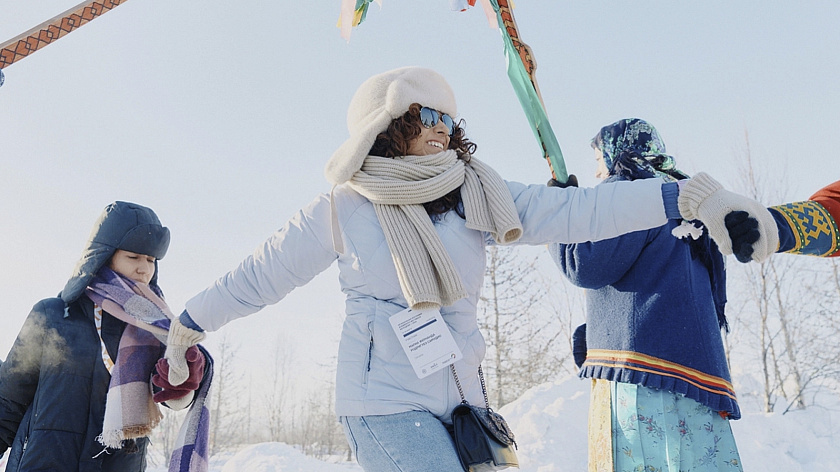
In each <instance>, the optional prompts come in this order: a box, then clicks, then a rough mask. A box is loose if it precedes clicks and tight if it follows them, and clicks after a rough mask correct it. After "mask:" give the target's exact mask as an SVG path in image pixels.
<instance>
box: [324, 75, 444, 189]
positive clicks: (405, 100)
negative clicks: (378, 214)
mask: <svg viewBox="0 0 840 472" xmlns="http://www.w3.org/2000/svg"><path fill="white" fill-rule="evenodd" d="M412 103H419V104H421V105H423V106H427V107H430V108H434V109H436V110H439V111H441V112H443V113H446V114H448V115H450V116H452V117H455V115H456V114H457V113H458V110H457V107H456V105H455V94H454V93H453V92H452V88H451V87H450V86H449V84H448V83H446V80H445V79H444V78H443V76H441V75H440V74H438V73H437V72H435V71H433V70H431V69H424V68H422V67H402V68H400V69H394V70H391V71H388V72H383V73H381V74H378V75H375V76H373V77H371V78H369V79H367V80H366V81H365V82H364V83H363V84H362V85H361V86H360V87H359V89H358V90H357V91H356V93H355V95H353V99H352V100H351V101H350V107H349V109H348V110H347V129H348V130H349V131H350V138H349V139H348V140H347V141H345V142H344V144H342V145H341V146H340V147H339V148H338V150H336V151H335V152H334V153H333V155H332V157H331V158H330V160H329V161H328V162H327V166H326V169H325V171H324V174H325V175H326V177H327V180H329V181H330V183H332V184H333V185H339V184H342V183H344V182H346V181H348V180H350V178H351V177H353V174H355V173H356V171H358V170H359V169H361V167H362V163H363V162H364V160H365V157H367V155H368V152H370V148H371V147H373V143H374V142H375V141H376V136H377V135H378V134H379V133H382V132H383V131H385V130H387V129H388V125H390V124H391V121H392V120H394V119H395V118H398V117H400V116H402V115H403V114H404V113H405V112H406V111H408V107H409V106H410V105H411V104H412Z"/></svg>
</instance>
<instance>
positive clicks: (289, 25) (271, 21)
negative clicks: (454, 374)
mask: <svg viewBox="0 0 840 472" xmlns="http://www.w3.org/2000/svg"><path fill="white" fill-rule="evenodd" d="M77 3H78V1H77V0H38V1H27V0H5V1H4V2H2V3H0V41H5V40H6V39H10V38H12V37H14V36H16V35H17V34H19V33H21V32H23V31H25V30H27V29H29V28H30V27H32V26H35V25H37V24H39V23H40V22H42V21H44V20H46V19H48V18H51V17H52V16H55V15H57V14H58V13H61V12H62V11H64V10H66V9H68V8H70V7H72V6H74V5H75V4H77ZM339 11H340V1H339V0H331V1H324V0H320V1H297V2H291V1H281V2H269V1H260V2H258V1H254V0H240V1H238V2H230V1H226V2H221V1H216V0H210V1H194V0H187V1H181V2H170V1H164V0H131V1H129V2H126V3H124V4H123V5H122V6H120V7H118V8H116V9H115V10H113V11H111V12H109V13H107V14H105V15H103V16H102V17H100V18H97V19H96V20H94V21H93V22H91V23H89V24H88V25H86V26H84V27H82V28H80V29H78V30H76V31H75V32H73V33H71V34H70V35H68V36H66V37H64V38H62V39H61V40H59V41H57V42H55V43H53V44H51V45H49V46H47V47H46V48H44V49H42V50H40V51H38V52H36V53H35V54H33V55H32V56H30V57H27V58H25V59H23V60H22V61H20V62H18V63H16V64H14V65H12V66H10V67H8V68H7V69H6V70H5V71H4V72H5V74H6V83H5V85H4V86H3V87H0V178H1V179H2V185H0V225H2V234H3V240H2V244H0V260H3V261H4V262H5V264H4V267H5V270H3V271H2V272H0V295H2V298H3V300H4V303H3V307H4V308H3V313H2V317H0V357H3V358H4V357H5V355H6V353H7V352H8V349H9V347H10V346H11V344H12V342H13V340H14V337H15V335H16V334H17V331H18V330H19V328H20V326H21V324H22V323H23V320H24V318H25V316H26V314H27V313H28V312H29V310H30V308H31V307H32V305H33V304H34V303H35V302H37V301H38V300H40V299H42V298H45V297H49V296H54V295H56V294H57V293H58V292H59V291H60V290H61V288H62V287H63V285H64V283H65V281H66V279H67V277H68V276H69V275H70V272H71V270H72V268H73V266H74V264H75V262H76V260H77V259H78V257H79V255H80V253H81V250H82V248H83V246H84V243H85V240H86V238H87V236H88V233H89V231H90V228H91V226H92V224H93V223H94V221H95V219H96V217H97V216H98V214H99V213H100V211H101V210H102V208H103V207H105V205H107V204H108V203H110V202H111V201H114V200H128V201H134V202H137V203H141V204H144V205H147V206H150V207H152V208H153V209H154V210H155V211H156V212H157V213H158V215H159V216H160V218H161V220H162V221H163V223H164V224H165V225H166V226H168V227H169V228H170V229H171V231H172V244H171V247H170V252H169V254H168V255H167V256H166V258H165V259H164V260H163V261H161V285H162V287H163V289H164V291H165V292H166V294H167V296H168V300H169V302H170V304H171V305H172V308H173V310H174V311H180V310H181V309H182V307H183V303H184V302H185V301H186V300H187V299H188V298H189V297H190V296H192V295H193V294H195V293H196V292H197V291H199V290H200V289H202V288H204V287H205V286H207V285H208V284H210V283H211V282H213V281H214V280H215V279H216V278H217V277H219V276H221V275H222V274H223V273H224V272H226V271H227V270H229V269H232V268H233V267H235V265H236V264H238V262H239V261H240V260H241V259H242V258H243V257H245V256H246V255H247V254H249V253H251V252H252V251H253V249H254V248H255V247H256V246H257V245H258V244H259V243H260V242H262V241H263V240H264V239H265V238H267V237H268V236H269V235H270V234H271V233H272V232H273V231H274V230H275V229H277V228H279V227H280V226H282V225H283V223H284V222H285V220H287V219H288V218H289V217H291V216H292V215H293V214H294V212H295V211H297V210H298V209H299V208H300V207H302V206H303V205H305V204H306V203H308V202H309V201H310V200H312V199H313V198H314V197H315V196H316V194H317V193H318V192H324V191H329V185H328V183H327V181H326V180H325V179H324V177H323V172H322V171H323V166H324V164H325V162H326V161H327V159H328V158H329V156H330V155H331V154H332V152H333V151H334V150H335V149H336V148H337V147H338V146H339V145H340V144H341V143H342V142H343V141H344V140H345V139H346V138H347V136H348V133H347V129H346V124H345V113H346V109H347V105H348V103H349V101H350V97H351V96H352V94H353V92H354V91H355V89H356V88H357V87H358V85H359V84H360V83H361V82H362V81H363V80H364V79H366V78H367V77H369V76H370V75H373V74H376V73H379V72H382V71H385V70H388V69H392V68H395V67H401V66H406V65H420V66H425V67H430V68H433V69H436V70H437V71H439V72H440V73H442V74H443V75H444V76H445V77H446V78H447V80H448V81H449V82H450V84H451V86H452V87H453V89H454V90H455V94H456V97H457V100H458V112H459V117H460V118H464V119H465V120H466V129H467V133H468V136H469V137H470V138H471V139H472V140H473V141H474V142H476V143H477V144H478V153H477V155H478V156H479V157H480V158H481V159H483V160H484V161H486V162H488V163H489V164H491V165H493V166H494V167H495V168H496V169H497V170H499V172H500V173H501V174H502V175H503V176H504V177H505V178H507V179H510V180H518V181H522V182H527V183H544V182H545V181H546V180H547V179H548V177H549V174H548V168H547V166H546V165H545V163H544V161H543V160H542V159H541V156H540V154H539V148H538V147H537V144H536V141H535V139H534V137H533V135H532V133H531V130H530V128H529V127H528V126H527V123H526V121H525V117H524V114H523V113H522V111H521V108H520V106H519V103H518V102H517V100H516V98H515V96H514V94H513V90H512V88H511V86H510V83H509V82H508V78H507V76H506V72H505V69H504V57H503V54H502V44H501V39H500V36H499V32H498V30H497V29H494V28H490V27H489V26H488V23H487V20H486V17H485V15H484V13H483V11H482V10H481V8H479V7H476V8H473V9H470V10H468V11H466V12H453V11H450V10H449V2H448V1H447V0H423V1H420V0H411V1H410V0H383V5H382V7H381V8H380V7H379V6H377V5H375V4H374V5H372V6H371V8H370V11H369V13H368V16H367V20H366V21H365V22H364V23H363V24H362V25H361V26H360V27H359V28H356V29H354V31H353V35H352V37H351V39H350V41H349V42H347V41H345V40H343V39H342V38H341V36H340V34H339V30H338V28H337V27H336V22H337V19H338V16H339ZM514 13H515V15H516V18H517V22H518V24H519V27H520V33H521V36H522V38H523V39H524V40H525V42H527V43H528V44H529V45H530V46H531V47H532V49H533V52H534V54H535V56H536V59H537V62H538V65H539V67H538V70H537V77H538V80H539V83H540V88H541V90H542V94H543V98H544V99H545V103H546V109H547V111H548V114H549V116H550V118H551V121H552V126H553V128H554V130H555V132H556V133H557V137H558V140H559V142H560V145H561V147H562V149H563V151H564V154H565V157H566V162H567V166H568V168H569V170H570V172H572V173H575V174H577V175H578V176H579V177H580V180H581V183H582V185H587V186H591V185H594V184H595V183H596V180H595V178H594V176H593V173H594V161H593V159H592V153H591V150H590V148H589V140H590V139H591V138H592V136H593V135H595V133H596V132H597V131H598V130H599V129H600V127H601V126H603V125H606V124H608V123H611V122H613V121H615V120H617V119H620V118H625V117H640V118H644V119H647V120H648V121H650V122H651V123H653V124H654V125H655V126H656V127H657V128H658V129H659V131H660V133H661V134H662V136H663V138H664V139H665V142H666V144H667V146H668V150H669V152H670V153H672V154H674V155H675V156H676V158H677V164H678V166H679V167H680V168H681V169H683V170H684V171H686V172H689V173H694V172H698V171H707V172H709V173H711V174H712V175H713V176H715V177H716V178H718V179H719V180H720V181H722V182H723V183H724V184H725V185H727V186H729V187H730V188H733V189H735V190H737V185H738V182H739V177H738V175H737V169H738V165H737V162H736V161H737V160H738V159H739V157H740V156H742V155H743V149H744V148H745V147H746V144H745V134H748V135H749V145H750V149H751V152H752V157H753V160H754V162H755V164H756V166H757V167H758V168H759V169H760V170H762V171H766V172H767V173H768V175H769V177H768V178H767V179H766V180H765V182H764V184H765V185H767V186H768V187H772V188H776V187H779V188H781V189H783V192H784V197H785V198H787V199H805V198H807V197H808V196H809V195H810V194H811V193H812V192H813V191H814V190H816V189H817V188H819V187H821V186H823V185H825V184H828V183H830V182H833V181H835V180H837V179H838V178H840V171H838V164H837V163H838V156H837V155H836V154H837V148H836V146H835V145H834V144H835V142H836V140H837V136H838V135H840V127H838V122H839V121H838V119H837V118H838V110H840V95H838V92H837V84H838V83H839V82H838V78H840V34H838V33H837V25H838V24H840V3H838V2H836V1H808V0H801V1H797V2H761V1H757V0H745V1H741V0H739V1H737V2H729V1H718V0H713V1H702V2H700V1H695V2H674V1H665V0H661V1H653V0H647V1H640V2H627V1H618V0H614V1H548V0H541V1H534V0H531V1H529V0H519V1H517V2H516V9H515V10H514ZM832 31H833V32H832ZM765 203H768V204H773V203H781V202H780V201H768V202H765ZM336 275H337V272H336V271H334V269H330V270H329V271H327V273H325V274H324V275H322V276H320V277H318V278H317V279H316V280H315V281H314V282H312V283H311V284H310V285H309V286H307V287H305V288H304V289H300V290H298V291H296V292H295V293H293V294H292V296H290V297H288V298H287V299H286V300H284V301H282V302H280V303H279V304H278V305H276V306H273V307H270V308H269V309H266V310H264V311H263V312H261V313H259V314H257V315H254V316H252V317H250V318H248V319H245V320H240V321H237V322H235V323H233V324H231V325H229V326H228V327H226V328H225V329H223V330H222V331H223V332H226V333H228V335H229V340H230V341H232V342H235V343H241V344H242V345H243V347H242V350H241V352H242V353H244V354H245V355H246V356H252V357H253V358H255V359H256V358H259V357H266V356H269V355H270V354H271V352H272V348H271V347H270V344H271V343H272V342H273V341H274V340H276V339H277V338H278V336H285V337H286V339H287V341H286V342H289V343H290V344H293V345H294V346H295V351H296V352H297V354H298V355H301V356H303V357H304V358H305V359H306V362H316V361H321V360H323V359H325V358H326V359H327V362H329V360H328V358H329V357H330V356H331V355H334V352H335V341H336V340H337V339H338V333H339V329H340V324H341V319H342V308H343V302H342V296H341V294H340V292H339V289H338V283H337V280H336ZM214 336H218V335H214ZM312 375H315V374H312Z"/></svg>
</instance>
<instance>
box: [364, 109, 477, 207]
mask: <svg viewBox="0 0 840 472" xmlns="http://www.w3.org/2000/svg"><path fill="white" fill-rule="evenodd" d="M422 107H423V105H421V104H419V103H412V104H411V105H410V106H409V107H408V111H406V112H405V113H404V114H403V115H402V116H400V117H397V118H395V119H393V120H392V121H391V124H389V125H388V129H387V130H385V131H384V132H382V133H379V134H378V135H377V136H376V141H374V143H373V146H372V147H371V148H370V154H371V155H373V156H381V157H390V158H394V157H398V156H405V155H407V154H408V148H409V146H410V144H411V141H412V140H413V139H414V138H416V137H418V136H420V130H421V129H422V128H423V124H422V123H421V122H420V108H422ZM463 123H464V120H458V121H457V122H456V123H455V126H454V128H453V131H452V135H451V136H450V137H449V149H452V150H454V151H455V153H456V154H458V159H462V160H464V161H467V162H469V160H470V156H471V155H472V154H474V153H475V150H476V149H477V148H478V146H476V144H475V143H473V142H471V141H470V140H469V139H467V136H466V132H465V131H464V128H463V126H462V125H463ZM423 207H424V208H425V209H426V213H428V214H429V216H431V217H432V218H433V219H435V220H436V219H437V218H439V217H440V216H441V215H443V214H444V213H446V212H449V211H451V210H455V211H456V212H457V213H458V216H460V217H461V218H465V215H464V206H463V205H462V204H461V189H460V187H459V188H456V189H455V190H453V191H451V192H449V193H448V194H446V195H444V196H442V197H440V198H438V199H436V200H433V201H431V202H426V203H424V204H423Z"/></svg>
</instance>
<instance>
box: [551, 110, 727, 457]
mask: <svg viewBox="0 0 840 472" xmlns="http://www.w3.org/2000/svg"><path fill="white" fill-rule="evenodd" d="M592 147H593V148H594V149H595V155H596V162H597V165H598V170H597V172H596V176H597V177H599V178H601V179H603V183H602V185H603V184H606V183H609V182H616V181H622V180H638V179H655V178H659V179H664V180H666V181H680V180H685V179H688V178H689V176H688V175H687V174H685V173H683V172H681V171H680V170H678V169H677V168H676V164H675V162H674V158H673V156H671V155H669V154H667V153H666V151H665V144H664V142H663V141H662V138H661V137H660V136H659V133H658V132H657V131H656V129H655V128H654V127H653V126H652V125H651V124H650V123H648V122H646V121H644V120H640V119H637V118H629V119H624V120H620V121H617V122H615V123H613V124H611V125H608V126H605V127H603V128H602V129H601V131H600V132H599V133H598V135H597V136H595V138H594V139H593V140H592ZM549 251H550V252H551V255H552V258H553V259H554V261H555V262H556V263H557V265H558V267H559V268H560V269H561V271H562V272H563V274H564V275H565V276H566V277H568V279H569V280H570V281H571V282H572V283H573V284H575V285H577V286H579V287H583V288H585V289H586V304H587V305H586V325H585V329H586V331H585V333H586V334H585V336H586V345H587V347H586V351H585V352H586V355H585V358H583V359H582V360H583V362H582V365H581V369H580V376H581V377H583V378H591V379H593V385H592V393H591V402H590V413H589V415H590V419H589V425H590V429H589V470H591V471H592V470H599V471H600V470H614V471H616V472H624V471H628V472H629V471H637V470H638V471H640V470H657V471H663V472H679V471H684V470H691V471H694V472H709V471H720V470H726V471H739V470H742V468H741V463H740V458H739V455H738V449H737V447H736V445H735V440H734V438H733V436H732V430H731V428H730V425H729V421H728V420H730V419H738V418H740V416H741V412H740V409H739V407H738V402H737V399H736V396H735V392H734V389H733V387H732V382H731V377H730V374H729V369H728V366H727V362H726V355H725V352H724V348H723V340H722V337H721V329H728V326H727V323H726V317H725V314H724V306H725V304H726V274H725V270H724V261H723V256H722V255H721V253H720V251H719V250H718V247H717V246H716V245H715V243H714V242H713V241H712V240H711V238H710V237H709V235H708V231H707V230H706V228H704V227H703V226H702V225H701V224H700V223H699V222H689V221H684V220H670V221H669V222H668V223H667V224H665V225H663V226H660V227H658V228H654V229H649V230H643V231H636V232H633V233H629V234H625V235H622V236H619V237H616V238H613V239H608V240H604V241H599V242H589V243H579V244H553V245H550V246H549ZM581 357H582V356H581Z"/></svg>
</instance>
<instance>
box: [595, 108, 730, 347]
mask: <svg viewBox="0 0 840 472" xmlns="http://www.w3.org/2000/svg"><path fill="white" fill-rule="evenodd" d="M592 147H593V148H595V149H599V150H601V152H602V153H603V155H604V164H606V165H607V169H608V170H609V173H610V176H609V177H608V178H606V179H604V182H613V181H616V180H636V179H650V178H654V177H660V178H663V179H665V180H667V181H675V180H682V179H687V178H689V176H688V174H685V173H683V172H681V171H680V170H678V169H677V166H676V163H675V162H674V158H673V157H672V156H670V155H668V154H666V153H665V142H664V141H662V138H661V137H660V136H659V132H658V131H656V128H654V127H653V125H651V124H650V123H648V122H647V121H644V120H640V119H638V118H626V119H623V120H619V121H616V122H615V123H613V124H611V125H607V126H604V127H603V128H601V131H600V132H599V133H598V134H597V135H596V136H595V137H594V138H592ZM687 242H688V244H689V246H690V249H691V256H692V257H693V258H695V259H699V260H700V261H701V262H702V263H703V265H704V266H705V267H706V269H707V270H708V271H709V279H710V282H711V286H712V297H713V299H714V303H715V311H716V312H717V317H718V324H719V325H720V327H721V328H723V329H725V330H726V331H727V332H728V331H729V324H728V323H727V321H726V314H725V309H724V307H725V305H726V268H725V265H724V260H723V254H721V253H720V250H719V249H718V247H717V244H715V242H714V241H712V238H710V237H709V232H708V231H707V230H706V229H705V228H704V229H703V235H702V236H701V237H700V238H699V239H696V240H695V239H689V240H688V241H687Z"/></svg>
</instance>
